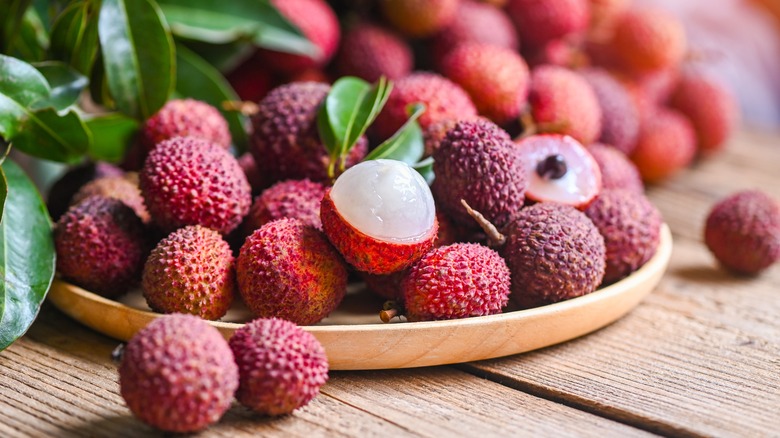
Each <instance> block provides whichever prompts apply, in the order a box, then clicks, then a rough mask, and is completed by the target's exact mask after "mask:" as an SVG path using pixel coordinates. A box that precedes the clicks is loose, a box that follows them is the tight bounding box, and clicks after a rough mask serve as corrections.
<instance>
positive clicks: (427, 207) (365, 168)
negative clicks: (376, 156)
mask: <svg viewBox="0 0 780 438" xmlns="http://www.w3.org/2000/svg"><path fill="white" fill-rule="evenodd" d="M320 215H321V218H322V229H323V231H324V232H325V234H326V235H327V236H328V239H330V241H331V243H333V245H334V246H335V247H336V248H337V249H338V250H339V252H340V253H341V255H343V256H344V259H345V260H346V261H347V262H348V263H349V264H351V265H352V266H354V267H355V268H356V269H357V270H359V271H364V272H368V273H371V274H390V273H392V272H396V271H400V270H401V269H404V268H405V267H407V266H409V265H411V264H412V263H414V262H415V261H417V260H418V259H419V258H420V257H422V255H423V254H425V253H426V252H427V251H428V250H429V249H431V247H433V242H434V240H435V239H436V233H437V231H438V222H437V220H436V211H435V207H434V202H433V195H432V194H431V190H430V189H429V188H428V185H427V184H426V183H425V180H424V179H423V178H422V176H421V175H420V174H419V173H417V171H415V170H414V169H412V168H411V167H410V166H409V165H407V164H406V163H403V162H401V161H395V160H371V161H364V162H362V163H360V164H357V165H355V166H354V167H351V168H349V169H347V171H346V172H344V173H343V174H342V175H341V176H339V178H338V179H337V180H336V182H335V183H334V184H333V187H332V188H331V189H330V190H328V192H326V193H325V197H324V198H323V200H322V204H321V210H320Z"/></svg>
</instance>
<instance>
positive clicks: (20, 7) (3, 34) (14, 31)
mask: <svg viewBox="0 0 780 438" xmlns="http://www.w3.org/2000/svg"><path fill="white" fill-rule="evenodd" d="M30 4H32V0H4V1H2V2H0V52H3V53H9V52H10V51H11V50H12V49H13V47H14V44H15V42H16V39H17V38H18V36H19V30H20V29H21V28H22V21H23V19H24V14H25V12H26V11H27V8H29V7H30Z"/></svg>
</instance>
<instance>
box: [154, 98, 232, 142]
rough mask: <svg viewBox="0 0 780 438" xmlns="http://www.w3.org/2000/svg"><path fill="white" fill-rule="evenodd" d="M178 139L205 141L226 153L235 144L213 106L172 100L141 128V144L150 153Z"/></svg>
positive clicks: (195, 101) (188, 100) (220, 115)
mask: <svg viewBox="0 0 780 438" xmlns="http://www.w3.org/2000/svg"><path fill="white" fill-rule="evenodd" d="M174 137H195V138H201V139H203V140H208V141H209V142H212V143H214V144H217V145H219V146H221V147H223V148H225V149H227V148H229V147H230V141H231V140H230V130H229V129H228V124H227V121H225V118H224V117H222V114H220V112H219V111H217V109H216V108H214V107H213V106H211V105H209V104H207V103H205V102H201V101H199V100H194V99H174V100H169V101H168V103H166V104H165V105H164V106H163V107H162V108H160V110H159V111H157V114H155V115H153V116H152V117H150V118H149V119H148V120H147V121H146V122H144V126H143V127H142V128H141V135H140V138H141V143H142V144H143V146H144V148H145V149H146V152H149V151H151V150H152V149H154V147H155V146H157V144H158V143H160V142H162V141H164V140H169V139H171V138H174Z"/></svg>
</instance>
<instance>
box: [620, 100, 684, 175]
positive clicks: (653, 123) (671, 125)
mask: <svg viewBox="0 0 780 438" xmlns="http://www.w3.org/2000/svg"><path fill="white" fill-rule="evenodd" d="M695 154H696V133H695V131H694V130H693V126H692V125H691V122H690V121H689V120H688V118H686V117H685V116H684V115H682V114H681V113H679V112H677V111H675V110H672V109H667V108H656V109H655V110H653V111H652V112H649V113H648V114H647V115H646V116H644V117H643V118H642V122H641V126H640V128H639V138H638V139H637V144H636V148H635V149H634V152H633V153H632V154H631V161H633V162H634V164H636V167H637V169H639V173H640V174H641V175H642V179H643V180H644V181H645V182H648V183H653V182H658V181H660V180H662V179H664V178H667V177H669V176H671V175H672V174H674V173H676V172H678V171H679V170H680V169H682V168H684V167H685V166H687V165H688V164H690V162H691V161H692V160H693V158H694V155H695Z"/></svg>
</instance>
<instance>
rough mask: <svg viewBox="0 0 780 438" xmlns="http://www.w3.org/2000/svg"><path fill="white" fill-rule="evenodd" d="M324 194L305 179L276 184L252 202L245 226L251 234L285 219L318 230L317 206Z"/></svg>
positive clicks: (318, 215)
mask: <svg viewBox="0 0 780 438" xmlns="http://www.w3.org/2000/svg"><path fill="white" fill-rule="evenodd" d="M326 190H327V188H326V187H325V186H324V185H322V184H320V183H318V182H313V181H309V180H308V179H303V180H286V181H281V182H278V183H276V184H274V185H273V186H271V187H269V188H267V189H265V190H264V191H263V193H261V194H260V196H258V197H257V198H255V201H254V202H253V203H252V207H251V208H250V209H249V215H248V216H247V218H246V220H245V226H246V227H248V228H247V229H248V230H249V231H250V232H251V231H254V230H256V229H258V228H260V227H262V226H263V225H265V224H267V223H268V222H271V221H274V220H276V219H282V218H286V217H287V218H294V219H300V220H301V222H303V223H305V224H306V225H311V226H313V227H314V228H317V229H318V230H320V229H322V222H321V221H320V202H321V201H322V197H323V196H325V191H326Z"/></svg>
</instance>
